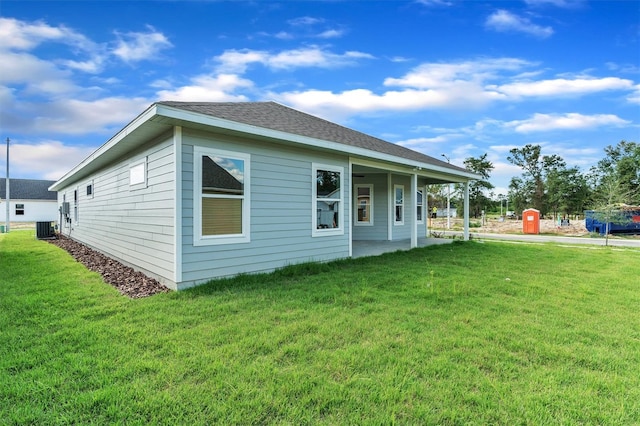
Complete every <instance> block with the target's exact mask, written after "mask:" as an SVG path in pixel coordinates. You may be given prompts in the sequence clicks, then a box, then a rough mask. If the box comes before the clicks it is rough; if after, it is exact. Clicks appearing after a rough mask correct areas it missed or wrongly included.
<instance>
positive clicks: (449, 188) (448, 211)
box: [442, 154, 451, 229]
mask: <svg viewBox="0 0 640 426" xmlns="http://www.w3.org/2000/svg"><path fill="white" fill-rule="evenodd" d="M442 156H443V157H444V158H446V159H447V163H449V164H451V161H450V160H449V157H447V156H446V155H445V154H442ZM447 229H451V184H450V183H448V184H447Z"/></svg>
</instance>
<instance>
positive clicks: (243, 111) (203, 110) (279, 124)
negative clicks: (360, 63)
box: [157, 101, 469, 172]
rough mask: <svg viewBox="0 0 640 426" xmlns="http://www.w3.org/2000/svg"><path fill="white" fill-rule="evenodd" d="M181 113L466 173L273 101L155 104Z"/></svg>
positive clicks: (426, 156) (164, 102)
mask: <svg viewBox="0 0 640 426" xmlns="http://www.w3.org/2000/svg"><path fill="white" fill-rule="evenodd" d="M157 104H158V105H165V106H168V107H173V108H177V109H181V110H185V111H190V112H196V113H200V114H205V115H210V116H212V117H217V118H221V119H224V120H229V121H235V122H238V123H243V124H247V125H251V126H257V127H262V128H266V129H271V130H277V131H281V132H286V133H291V134H294V135H299V136H306V137H310V138H314V139H320V140H325V141H331V142H337V143H341V144H345V145H349V146H353V147H358V148H364V149H368V150H372V151H376V152H380V153H384V154H389V155H393V156H396V157H400V158H405V159H408V160H414V161H419V162H422V163H427V164H432V165H435V166H440V167H445V168H449V169H454V170H459V171H464V172H469V171H468V170H466V169H464V168H462V167H457V166H454V165H451V164H449V163H446V162H444V161H441V160H438V159H437V158H434V157H431V156H429V155H425V154H422V153H420V152H417V151H413V150H411V149H408V148H405V147H402V146H400V145H396V144H394V143H391V142H387V141H385V140H383V139H379V138H376V137H373V136H370V135H367V134H365V133H362V132H358V131H356V130H353V129H349V128H348V127H344V126H341V125H339V124H336V123H332V122H331V121H327V120H324V119H322V118H319V117H316V116H313V115H310V114H306V113H304V112H301V111H298V110H295V109H293V108H289V107H287V106H284V105H281V104H279V103H277V102H175V101H163V102H157Z"/></svg>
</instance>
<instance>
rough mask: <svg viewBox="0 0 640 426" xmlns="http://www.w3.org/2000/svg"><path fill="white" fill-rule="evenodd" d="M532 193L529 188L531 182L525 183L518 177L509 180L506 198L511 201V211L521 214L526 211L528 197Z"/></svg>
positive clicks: (529, 201)
mask: <svg viewBox="0 0 640 426" xmlns="http://www.w3.org/2000/svg"><path fill="white" fill-rule="evenodd" d="M532 193H533V189H532V188H531V182H525V181H524V180H522V179H520V178H519V177H513V178H511V182H509V195H508V197H509V200H511V205H512V206H513V211H514V212H521V211H523V210H524V209H526V208H527V206H529V205H530V203H531V199H530V198H529V196H530V194H532Z"/></svg>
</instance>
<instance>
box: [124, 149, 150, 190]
mask: <svg viewBox="0 0 640 426" xmlns="http://www.w3.org/2000/svg"><path fill="white" fill-rule="evenodd" d="M140 167H142V169H143V170H142V173H140V171H139V168H140ZM148 169H149V168H148V165H147V157H144V158H141V159H140V160H137V161H134V162H132V163H131V164H129V189H131V190H136V189H144V188H146V187H147V172H148Z"/></svg>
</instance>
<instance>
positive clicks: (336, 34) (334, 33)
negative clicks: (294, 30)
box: [316, 29, 344, 38]
mask: <svg viewBox="0 0 640 426" xmlns="http://www.w3.org/2000/svg"><path fill="white" fill-rule="evenodd" d="M343 35H344V30H336V29H332V30H326V31H322V32H321V33H319V34H318V35H316V37H318V38H340V37H342V36H343Z"/></svg>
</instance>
